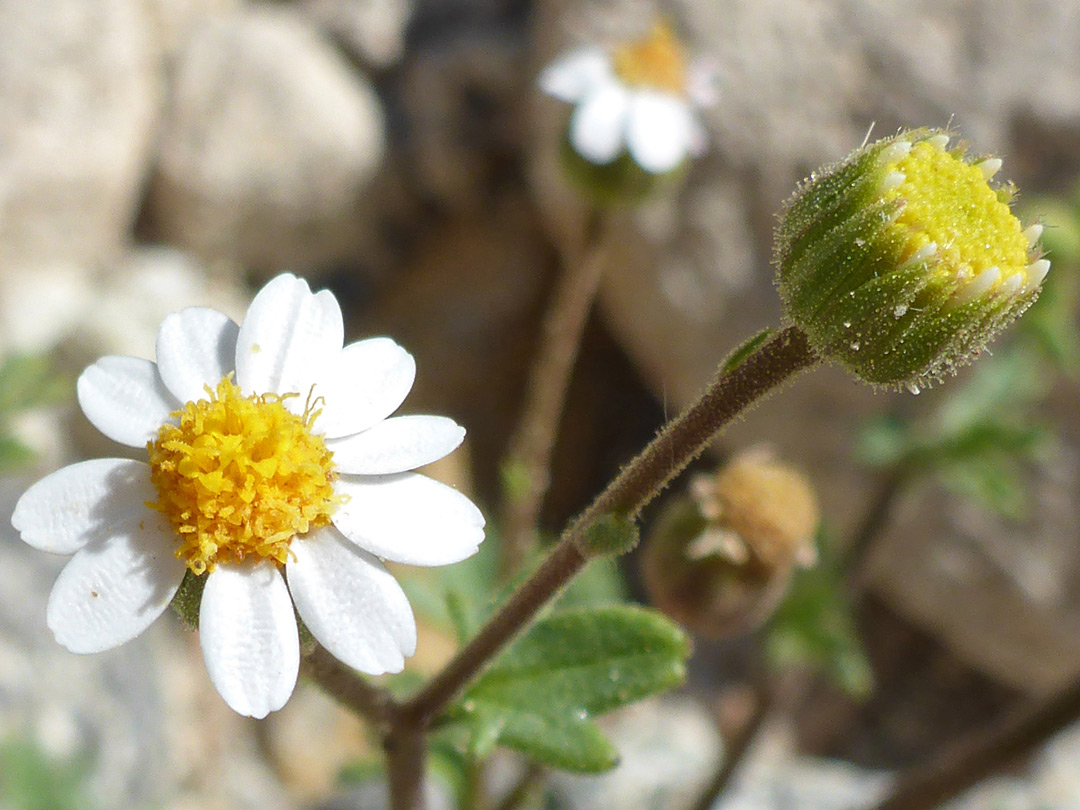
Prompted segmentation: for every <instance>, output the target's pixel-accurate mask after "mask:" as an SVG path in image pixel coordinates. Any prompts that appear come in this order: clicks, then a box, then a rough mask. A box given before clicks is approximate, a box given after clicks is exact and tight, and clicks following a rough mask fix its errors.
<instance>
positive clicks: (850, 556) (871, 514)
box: [843, 463, 911, 595]
mask: <svg viewBox="0 0 1080 810" xmlns="http://www.w3.org/2000/svg"><path fill="white" fill-rule="evenodd" d="M910 480H911V468H910V466H909V465H907V464H904V463H901V464H898V465H897V466H895V467H893V469H892V470H890V471H889V473H888V474H887V475H886V477H885V478H884V480H882V481H881V483H880V484H879V485H878V488H877V491H876V492H875V494H874V499H873V501H872V502H871V504H870V507H869V508H868V509H867V510H866V514H864V515H863V519H862V521H861V522H860V523H859V526H858V528H857V529H856V530H855V532H854V534H853V535H852V538H851V542H850V543H848V544H847V546H846V547H845V548H844V552H843V553H844V557H843V566H844V579H845V580H846V582H847V587H848V590H849V592H850V593H851V594H852V595H857V594H858V593H860V592H861V591H862V590H863V588H864V587H865V586H866V578H867V575H868V571H869V568H868V563H869V561H870V559H871V558H872V556H873V550H874V547H875V546H876V545H877V541H878V538H879V537H881V536H882V530H883V529H885V527H886V525H887V524H888V521H889V517H890V516H891V515H892V511H893V508H894V507H895V506H896V501H897V499H898V498H899V497H900V495H901V494H903V492H904V489H905V487H906V486H907V484H908V482H909V481H910Z"/></svg>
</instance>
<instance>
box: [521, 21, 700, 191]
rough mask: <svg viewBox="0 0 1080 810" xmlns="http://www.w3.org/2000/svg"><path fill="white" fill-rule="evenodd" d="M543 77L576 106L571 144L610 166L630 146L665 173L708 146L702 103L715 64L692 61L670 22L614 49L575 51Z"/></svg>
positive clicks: (643, 162) (649, 167) (638, 158)
mask: <svg viewBox="0 0 1080 810" xmlns="http://www.w3.org/2000/svg"><path fill="white" fill-rule="evenodd" d="M539 83H540V89H541V90H543V91H544V92H545V93H547V94H548V95H550V96H554V97H555V98H557V99H559V100H561V101H566V102H569V103H571V104H574V105H575V107H574V111H573V112H572V113H571V115H570V125H569V133H568V135H569V140H570V144H571V146H573V148H574V150H575V151H576V152H577V153H578V154H579V155H581V156H582V157H583V158H585V159H586V160H588V161H589V162H591V163H595V164H598V165H607V164H610V163H612V162H613V161H614V160H615V159H616V158H617V157H618V156H619V155H620V154H622V153H623V152H624V151H625V152H628V153H629V154H630V156H631V157H632V158H633V159H634V161H635V162H636V163H637V164H638V165H639V166H640V167H641V168H642V169H644V170H645V171H647V172H650V173H653V174H666V173H667V172H670V171H673V170H675V169H677V168H678V167H679V166H680V165H681V164H682V163H683V162H684V161H685V160H686V159H687V157H689V156H691V155H699V154H700V153H701V152H702V151H704V148H705V143H706V137H705V130H704V127H703V126H702V123H701V121H700V119H699V117H698V115H697V109H698V108H700V107H705V106H708V105H709V104H711V103H712V102H713V101H714V97H715V93H714V90H713V86H712V84H713V75H712V70H711V69H710V68H708V67H707V66H706V65H704V64H703V63H694V64H688V63H687V59H686V55H685V53H684V51H683V46H682V43H680V42H679V40H678V38H677V37H676V36H675V34H674V33H673V32H672V30H671V29H670V28H669V27H668V26H667V25H664V24H662V23H658V24H657V25H655V26H654V27H653V29H652V31H651V33H650V34H649V36H647V37H645V38H644V39H641V40H639V41H637V42H629V43H625V44H623V45H620V46H618V47H616V48H614V49H612V50H610V51H606V50H604V49H602V48H599V47H596V46H592V47H585V48H580V49H578V50H575V51H572V52H570V53H568V54H567V55H565V56H563V57H561V58H559V59H557V60H556V61H555V62H553V63H552V64H550V65H548V66H547V67H546V68H545V69H544V70H543V71H541V73H540V77H539Z"/></svg>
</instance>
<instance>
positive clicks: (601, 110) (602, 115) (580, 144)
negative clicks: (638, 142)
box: [570, 81, 630, 164]
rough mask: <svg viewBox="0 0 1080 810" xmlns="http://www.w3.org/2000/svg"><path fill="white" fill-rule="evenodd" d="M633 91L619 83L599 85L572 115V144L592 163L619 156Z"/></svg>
mask: <svg viewBox="0 0 1080 810" xmlns="http://www.w3.org/2000/svg"><path fill="white" fill-rule="evenodd" d="M629 108H630V92H629V91H628V90H627V89H626V87H624V86H623V85H622V84H620V83H619V82H615V81H612V82H608V83H605V84H602V85H600V86H599V87H597V88H596V89H595V90H594V91H593V92H591V93H589V95H588V96H587V97H586V98H585V99H584V100H583V101H582V102H581V104H579V105H578V107H577V109H575V110H574V112H573V114H572V115H571V116H570V143H571V144H572V145H573V147H574V149H575V150H576V151H577V153H578V154H579V155H581V156H582V157H583V158H585V159H586V160H588V161H589V162H591V163H599V164H607V163H611V162H612V161H613V160H615V158H616V157H618V155H619V153H620V152H621V151H622V149H623V143H624V140H625V135H626V115H627V112H628V110H629Z"/></svg>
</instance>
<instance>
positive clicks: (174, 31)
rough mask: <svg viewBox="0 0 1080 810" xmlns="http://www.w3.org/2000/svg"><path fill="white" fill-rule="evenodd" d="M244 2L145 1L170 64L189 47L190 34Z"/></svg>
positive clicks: (225, 0)
mask: <svg viewBox="0 0 1080 810" xmlns="http://www.w3.org/2000/svg"><path fill="white" fill-rule="evenodd" d="M241 1H242V0H145V3H146V6H147V9H148V13H149V16H150V19H151V23H152V25H153V27H154V31H155V33H156V35H157V40H158V43H159V48H160V49H161V51H162V53H163V55H164V56H165V58H166V60H168V61H170V62H171V60H172V59H173V58H175V57H176V54H177V53H178V52H179V51H181V50H182V49H183V47H184V46H185V45H186V44H187V40H188V37H190V36H191V32H192V31H194V30H195V29H197V28H198V27H199V26H200V25H201V24H202V22H203V21H204V20H205V19H207V18H208V17H211V16H218V15H221V14H224V13H226V12H228V11H230V10H231V9H234V8H236V7H237V6H239V5H240V3H241Z"/></svg>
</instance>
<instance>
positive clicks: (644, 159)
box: [626, 92, 694, 174]
mask: <svg viewBox="0 0 1080 810" xmlns="http://www.w3.org/2000/svg"><path fill="white" fill-rule="evenodd" d="M693 133H694V125H693V120H692V115H691V112H690V108H689V107H688V106H687V104H686V102H685V101H683V100H682V99H680V98H677V97H676V96H672V95H668V94H666V93H655V92H639V93H636V94H635V95H634V98H633V100H632V101H631V103H630V118H629V122H628V124H627V131H626V143H627V146H628V147H629V149H630V154H631V155H632V156H633V158H634V160H635V161H636V162H637V164H638V165H639V166H641V168H643V169H644V170H645V171H647V172H653V173H654V174H665V173H666V172H670V171H672V170H673V169H675V168H677V167H678V165H679V164H680V163H682V162H683V161H684V160H686V155H687V153H688V152H689V149H690V142H691V140H692V136H693Z"/></svg>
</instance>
